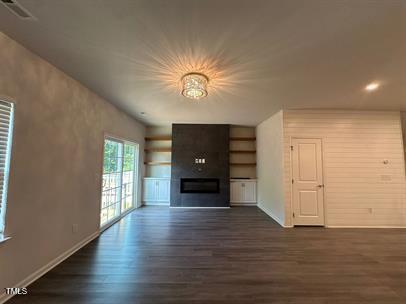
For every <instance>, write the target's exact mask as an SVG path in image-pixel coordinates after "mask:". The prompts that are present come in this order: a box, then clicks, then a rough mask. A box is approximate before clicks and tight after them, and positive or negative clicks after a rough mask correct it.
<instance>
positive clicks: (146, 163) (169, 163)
mask: <svg viewBox="0 0 406 304" xmlns="http://www.w3.org/2000/svg"><path fill="white" fill-rule="evenodd" d="M144 165H148V166H170V165H171V162H161V161H150V162H144Z"/></svg>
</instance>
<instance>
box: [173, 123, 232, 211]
mask: <svg viewBox="0 0 406 304" xmlns="http://www.w3.org/2000/svg"><path fill="white" fill-rule="evenodd" d="M229 131H230V127H229V125H215V124H210V125H203V124H173V125H172V172H171V207H229V202H230V189H229V188H230V182H229V172H230V170H229Z"/></svg>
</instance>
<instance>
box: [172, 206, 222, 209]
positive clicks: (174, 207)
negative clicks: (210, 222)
mask: <svg viewBox="0 0 406 304" xmlns="http://www.w3.org/2000/svg"><path fill="white" fill-rule="evenodd" d="M170 208H173V209H230V207H176V206H170Z"/></svg>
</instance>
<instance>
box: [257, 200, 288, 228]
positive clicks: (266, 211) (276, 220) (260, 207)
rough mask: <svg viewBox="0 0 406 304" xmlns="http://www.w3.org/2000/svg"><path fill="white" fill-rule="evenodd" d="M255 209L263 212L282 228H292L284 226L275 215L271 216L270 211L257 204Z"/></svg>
mask: <svg viewBox="0 0 406 304" xmlns="http://www.w3.org/2000/svg"><path fill="white" fill-rule="evenodd" d="M257 207H258V208H259V209H261V210H262V211H264V212H265V213H266V214H267V215H268V216H269V217H271V218H272V219H273V220H275V222H277V223H278V224H279V225H281V226H282V227H283V228H292V227H293V226H287V225H285V224H284V222H283V221H282V220H281V219H280V218H279V217H277V216H276V215H275V214H273V213H272V211H270V210H269V209H267V208H266V207H264V206H262V204H258V205H257Z"/></svg>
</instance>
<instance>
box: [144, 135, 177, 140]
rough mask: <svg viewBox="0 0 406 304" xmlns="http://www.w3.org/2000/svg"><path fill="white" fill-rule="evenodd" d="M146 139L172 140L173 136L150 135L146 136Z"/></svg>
mask: <svg viewBox="0 0 406 304" xmlns="http://www.w3.org/2000/svg"><path fill="white" fill-rule="evenodd" d="M145 140H146V141H153V140H172V136H170V135H168V136H166V135H165V136H149V137H145Z"/></svg>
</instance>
